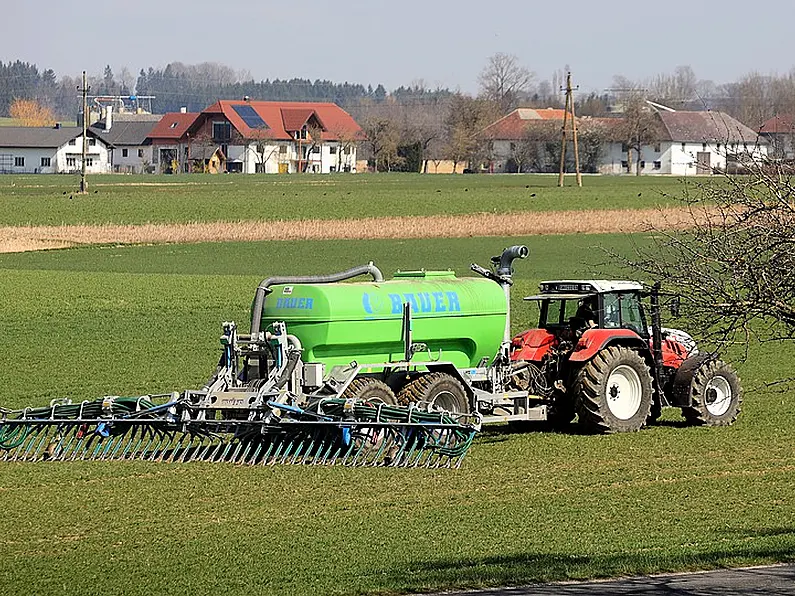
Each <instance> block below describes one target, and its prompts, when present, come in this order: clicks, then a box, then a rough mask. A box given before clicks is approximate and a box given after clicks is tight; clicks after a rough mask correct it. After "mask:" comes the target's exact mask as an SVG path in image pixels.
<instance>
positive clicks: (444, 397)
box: [430, 390, 459, 412]
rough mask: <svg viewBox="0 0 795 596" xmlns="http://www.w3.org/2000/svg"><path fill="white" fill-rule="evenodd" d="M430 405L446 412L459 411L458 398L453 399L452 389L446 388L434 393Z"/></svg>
mask: <svg viewBox="0 0 795 596" xmlns="http://www.w3.org/2000/svg"><path fill="white" fill-rule="evenodd" d="M430 407H431V408H436V409H439V410H446V411H448V412H458V411H459V407H458V400H456V399H455V395H453V392H452V391H447V390H442V391H439V392H438V393H437V394H436V395H434V397H433V401H432V402H431V404H430Z"/></svg>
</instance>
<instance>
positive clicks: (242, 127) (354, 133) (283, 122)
mask: <svg viewBox="0 0 795 596" xmlns="http://www.w3.org/2000/svg"><path fill="white" fill-rule="evenodd" d="M241 105H248V106H251V107H252V108H253V109H254V111H255V112H256V113H257V115H258V116H259V117H260V118H262V120H263V121H264V122H265V124H267V128H263V129H260V128H251V127H249V126H248V124H246V123H245V121H244V120H243V118H241V117H240V114H238V113H237V112H236V111H235V109H234V106H241ZM203 113H205V114H219V113H220V114H223V115H224V116H225V117H226V118H227V120H229V122H231V123H232V126H234V127H235V129H237V131H238V132H239V133H240V134H241V135H242V136H243V138H247V139H250V138H257V137H266V138H270V139H274V140H290V139H293V138H294V137H293V135H292V134H291V132H294V131H296V130H301V128H302V127H303V125H304V124H306V123H307V121H308V120H309V119H310V118H311V117H312V115H314V116H315V118H317V120H318V123H319V124H320V126H321V128H322V131H323V132H322V138H323V140H324V141H337V140H339V139H340V138H341V137H347V138H352V139H360V138H362V137H363V136H364V135H363V132H362V129H361V127H360V126H359V125H358V124H357V123H356V121H355V120H354V119H353V117H352V116H351V115H350V114H348V112H346V111H345V110H343V109H342V108H341V107H339V106H338V105H337V104H333V103H316V102H298V101H289V102H287V101H246V100H221V101H218V102H216V103H214V104H213V105H211V106H210V107H208V108H207V109H206V110H204V112H203Z"/></svg>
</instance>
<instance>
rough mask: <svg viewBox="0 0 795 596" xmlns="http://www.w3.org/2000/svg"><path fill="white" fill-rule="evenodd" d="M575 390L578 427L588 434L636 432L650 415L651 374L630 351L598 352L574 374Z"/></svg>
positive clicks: (635, 354)
mask: <svg viewBox="0 0 795 596" xmlns="http://www.w3.org/2000/svg"><path fill="white" fill-rule="evenodd" d="M574 389H575V393H576V395H577V414H578V415H579V417H580V424H581V425H583V427H584V428H585V429H586V430H588V431H591V432H601V433H605V432H607V433H616V432H632V431H637V430H640V429H641V428H642V427H643V425H644V424H646V419H647V418H648V417H649V415H650V414H651V405H652V378H651V373H650V372H649V367H648V365H647V364H646V361H645V360H644V359H643V358H642V357H641V355H640V354H638V353H637V352H635V351H634V350H630V349H629V348H623V347H619V346H611V347H609V348H606V349H604V350H602V351H601V352H599V353H598V354H597V355H596V356H595V357H594V358H593V360H591V361H590V362H589V363H588V364H586V365H585V366H583V367H582V368H581V369H580V371H579V373H577V378H576V380H575V383H574Z"/></svg>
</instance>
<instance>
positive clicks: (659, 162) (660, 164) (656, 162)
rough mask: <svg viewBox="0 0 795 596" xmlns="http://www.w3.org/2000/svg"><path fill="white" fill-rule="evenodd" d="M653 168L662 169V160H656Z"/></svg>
mask: <svg viewBox="0 0 795 596" xmlns="http://www.w3.org/2000/svg"><path fill="white" fill-rule="evenodd" d="M652 169H654V170H660V169H662V162H661V161H655V162H653V164H652Z"/></svg>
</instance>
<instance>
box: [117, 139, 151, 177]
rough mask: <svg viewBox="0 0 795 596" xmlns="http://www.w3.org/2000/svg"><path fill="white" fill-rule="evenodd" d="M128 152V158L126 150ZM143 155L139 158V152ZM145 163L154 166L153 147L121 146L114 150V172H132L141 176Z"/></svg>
mask: <svg viewBox="0 0 795 596" xmlns="http://www.w3.org/2000/svg"><path fill="white" fill-rule="evenodd" d="M125 149H126V150H127V157H124V150H125ZM139 151H140V152H141V153H142V155H141V156H140V157H139V155H138V152H139ZM144 163H148V164H150V165H151V164H152V146H151V145H144V146H140V145H128V146H125V145H121V146H119V147H114V148H113V154H112V158H111V166H112V170H113V171H114V172H132V173H134V174H139V173H141V172H143V171H144Z"/></svg>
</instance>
